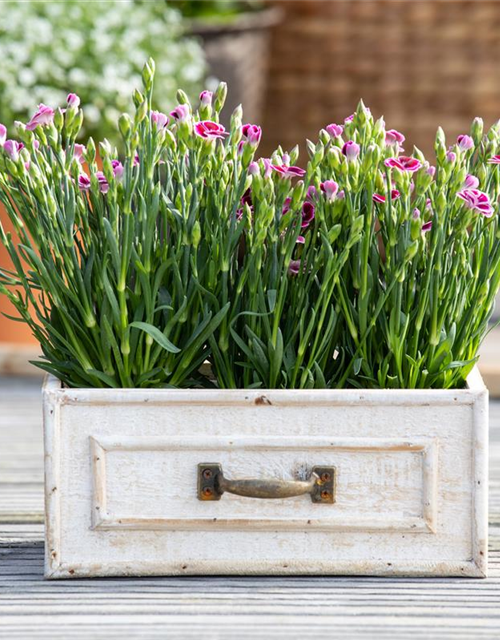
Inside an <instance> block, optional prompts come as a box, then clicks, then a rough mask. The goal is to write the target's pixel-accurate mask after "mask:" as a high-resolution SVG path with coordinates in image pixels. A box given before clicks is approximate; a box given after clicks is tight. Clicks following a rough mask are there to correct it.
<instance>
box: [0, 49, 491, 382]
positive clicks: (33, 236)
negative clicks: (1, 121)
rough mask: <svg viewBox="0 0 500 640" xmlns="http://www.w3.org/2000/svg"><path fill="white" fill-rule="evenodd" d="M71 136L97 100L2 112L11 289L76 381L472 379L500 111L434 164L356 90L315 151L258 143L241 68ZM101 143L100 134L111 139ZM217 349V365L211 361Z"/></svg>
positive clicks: (148, 75) (147, 92) (50, 359)
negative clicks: (112, 125) (237, 74)
mask: <svg viewBox="0 0 500 640" xmlns="http://www.w3.org/2000/svg"><path fill="white" fill-rule="evenodd" d="M153 76H154V64H153V62H152V61H150V62H149V63H148V64H147V65H146V67H145V69H144V73H143V83H144V90H143V92H142V93H141V92H139V91H136V93H135V95H134V101H135V104H136V113H135V116H134V118H131V117H129V116H127V115H123V116H122V117H121V118H120V120H119V129H120V132H121V135H122V137H123V148H124V149H125V153H124V155H123V156H122V157H118V155H117V152H116V149H113V148H112V147H111V145H110V144H109V143H108V142H107V141H103V142H101V143H100V144H99V145H98V150H96V145H95V144H94V142H93V141H92V139H90V140H89V141H88V143H87V145H86V146H85V147H84V146H82V145H79V144H77V143H75V139H76V136H77V135H78V131H79V129H80V127H81V124H82V119H83V114H82V111H81V109H80V105H79V99H78V97H77V96H76V95H75V94H70V95H69V96H68V99H67V105H66V108H65V109H56V110H54V109H52V108H51V107H47V106H45V105H41V106H40V108H39V109H38V111H37V112H36V113H35V114H34V116H33V117H32V118H31V120H30V121H29V122H28V123H27V124H25V125H21V124H20V125H18V136H17V137H18V140H14V139H11V138H10V137H8V136H7V131H6V130H5V128H4V127H2V128H0V144H1V147H2V149H3V152H2V153H0V200H1V201H2V203H3V204H4V206H5V208H6V210H7V212H8V214H9V216H10V218H11V220H12V222H13V225H14V228H15V237H14V238H11V237H10V235H8V234H6V233H5V232H4V231H3V230H2V231H1V238H2V241H3V243H4V244H5V245H6V247H7V249H8V251H9V253H10V256H11V258H12V262H13V265H14V268H13V269H10V270H9V269H3V270H2V271H1V272H0V287H1V290H2V291H3V292H4V293H5V294H6V295H8V296H9V298H10V299H11V300H12V302H13V303H14V305H15V306H16V308H17V311H18V312H19V315H20V319H21V320H22V321H24V322H27V323H28V324H29V325H30V327H31V329H32V331H33V333H34V334H35V336H36V337H37V338H38V340H39V341H40V344H41V346H42V350H43V353H44V359H43V360H41V361H39V362H38V363H37V364H38V366H40V367H41V368H43V369H45V370H47V371H49V372H51V373H54V374H55V375H56V376H58V377H59V378H60V379H61V380H62V381H63V382H65V383H66V384H67V385H69V386H97V387H99V386H110V387H134V386H136V387H158V386H173V387H186V386H218V387H221V388H250V387H261V388H290V389H293V388H334V387H349V386H350V387H352V386H356V387H368V388H372V387H405V388H418V387H438V388H447V387H459V386H462V385H463V384H464V381H465V378H466V376H467V374H468V372H469V371H470V369H471V368H472V366H473V365H474V363H475V362H476V360H477V351H478V347H479V344H480V343H481V340H482V339H483V337H484V335H485V333H486V331H487V326H488V319H489V317H490V316H491V313H492V309H493V303H494V296H495V294H496V292H497V290H498V286H499V280H500V268H499V262H500V248H499V246H500V245H499V242H498V236H499V233H498V216H497V208H498V197H499V194H500V188H499V175H498V172H499V168H498V165H499V164H500V155H498V154H497V152H498V148H497V147H498V140H499V131H500V127H499V125H498V124H497V125H495V126H493V127H492V129H491V130H490V132H489V133H488V134H487V135H486V136H484V135H483V131H482V123H481V121H480V120H478V119H476V120H475V121H474V123H473V125H472V130H471V132H470V135H462V136H460V137H459V138H458V140H457V142H456V144H454V145H452V146H451V147H450V148H447V147H446V144H445V140H444V134H443V132H442V131H441V130H439V132H438V136H437V139H436V164H435V166H431V165H430V164H429V163H427V162H426V161H425V159H424V157H423V155H422V153H421V152H420V151H419V150H418V149H414V150H413V152H412V153H411V155H405V153H404V151H403V149H402V145H403V143H404V136H403V135H402V134H401V133H399V132H398V131H395V130H386V128H385V124H384V122H383V119H380V120H378V121H377V122H374V120H373V118H372V116H371V113H370V111H369V110H368V109H367V108H365V107H364V105H363V104H362V103H361V104H360V105H359V107H358V109H357V111H356V112H355V114H353V116H350V117H349V118H347V119H346V120H345V122H344V123H343V125H337V124H331V125H328V126H327V127H326V129H324V130H322V131H321V132H320V134H319V140H318V141H317V142H316V143H313V142H308V152H309V161H308V162H307V165H306V166H305V168H301V167H300V166H298V149H297V148H295V149H293V150H292V151H290V152H289V153H285V152H283V150H282V149H281V148H279V149H278V150H277V151H276V152H275V153H274V154H273V155H272V157H271V158H259V159H258V158H257V157H256V151H257V148H258V145H259V142H260V138H261V129H260V127H258V126H256V125H253V124H243V122H242V112H241V108H238V109H236V110H235V112H234V113H233V115H232V118H231V125H230V128H229V130H228V131H226V130H225V128H224V127H223V126H222V125H221V124H220V123H219V113H220V111H221V109H222V106H223V103H224V97H225V86H224V85H223V84H222V85H220V86H219V88H218V90H217V91H216V92H215V94H213V95H212V94H211V93H210V92H208V91H205V92H203V93H202V94H201V96H200V102H199V105H198V107H197V109H196V110H194V109H193V107H192V106H191V105H190V104H189V102H188V99H187V97H186V95H185V94H184V93H183V92H182V91H179V93H178V100H179V104H178V106H177V107H176V108H175V109H174V110H173V111H172V112H171V113H170V114H164V113H160V112H157V111H154V110H153V109H152V92H153ZM97 151H98V152H97ZM207 360H208V362H209V364H210V365H211V366H210V368H209V369H208V372H207V368H206V367H202V365H203V363H204V362H205V361H207Z"/></svg>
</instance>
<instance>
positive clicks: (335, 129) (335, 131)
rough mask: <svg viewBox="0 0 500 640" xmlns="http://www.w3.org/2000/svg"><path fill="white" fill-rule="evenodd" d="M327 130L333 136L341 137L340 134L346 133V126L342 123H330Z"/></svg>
mask: <svg viewBox="0 0 500 640" xmlns="http://www.w3.org/2000/svg"><path fill="white" fill-rule="evenodd" d="M326 130H327V131H328V133H329V134H330V135H331V137H332V138H340V136H341V135H342V134H343V133H344V127H343V126H342V125H341V124H333V123H332V124H329V125H328V126H327V127H326Z"/></svg>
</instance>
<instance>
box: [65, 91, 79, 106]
mask: <svg viewBox="0 0 500 640" xmlns="http://www.w3.org/2000/svg"><path fill="white" fill-rule="evenodd" d="M66 102H67V104H68V107H70V108H73V109H78V107H79V106H80V98H79V97H78V96H77V95H76V93H68V97H67V98H66Z"/></svg>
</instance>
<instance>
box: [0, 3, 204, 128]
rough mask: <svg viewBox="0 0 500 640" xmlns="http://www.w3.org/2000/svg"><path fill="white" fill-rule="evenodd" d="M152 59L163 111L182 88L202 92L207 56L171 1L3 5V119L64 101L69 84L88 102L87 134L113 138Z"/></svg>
mask: <svg viewBox="0 0 500 640" xmlns="http://www.w3.org/2000/svg"><path fill="white" fill-rule="evenodd" d="M148 56H153V57H154V58H155V60H156V62H157V72H156V87H157V91H156V98H155V100H156V103H155V106H156V107H157V108H159V109H168V108H169V107H170V106H171V105H173V103H175V93H176V90H177V88H178V87H179V86H182V87H183V88H184V89H185V90H186V92H187V93H188V95H192V96H194V95H196V94H197V93H199V88H200V84H201V83H202V81H203V77H204V74H205V62H204V54H203V51H202V49H201V47H200V45H199V43H198V42H197V41H196V40H195V39H192V38H186V37H185V36H184V35H183V30H182V17H181V15H180V13H179V12H178V11H177V10H175V9H173V8H172V7H169V6H168V5H167V3H165V2H134V1H133V0H121V1H120V2H118V1H114V0H109V1H97V2H81V1H78V0H65V2H36V1H32V0H27V1H25V2H0V60H1V64H0V121H1V122H3V123H4V124H7V125H9V124H11V123H13V122H14V121H15V120H25V119H26V118H27V117H28V115H29V114H30V113H32V112H33V111H34V110H35V109H36V107H37V105H38V104H39V103H40V102H44V103H46V104H49V105H50V104H53V105H56V104H60V103H61V102H62V101H64V99H65V97H66V95H67V93H68V88H69V87H71V88H72V90H75V91H77V92H78V95H79V96H80V98H81V100H82V103H83V104H85V122H84V125H83V129H82V132H81V134H82V137H87V136H89V135H92V136H94V137H96V138H98V139H102V138H103V137H113V136H114V135H115V134H114V132H115V131H116V125H115V123H116V120H117V118H118V116H119V115H120V113H122V112H123V111H124V110H128V109H129V108H130V107H131V98H130V96H131V94H132V92H133V89H134V88H135V87H136V86H137V85H138V83H139V82H140V79H141V70H142V66H143V63H144V60H145V59H146V58H147V57H148Z"/></svg>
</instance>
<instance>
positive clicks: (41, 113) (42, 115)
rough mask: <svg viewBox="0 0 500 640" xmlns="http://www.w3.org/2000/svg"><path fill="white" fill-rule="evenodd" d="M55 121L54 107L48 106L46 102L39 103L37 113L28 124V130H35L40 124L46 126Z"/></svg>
mask: <svg viewBox="0 0 500 640" xmlns="http://www.w3.org/2000/svg"><path fill="white" fill-rule="evenodd" d="M53 121H54V109H51V108H50V107H47V105H45V104H39V105H38V109H37V111H36V113H35V114H34V115H33V116H32V117H31V120H30V121H29V122H28V124H27V125H26V129H28V131H34V130H35V129H36V128H37V127H38V126H39V125H40V126H44V125H47V124H52V122H53Z"/></svg>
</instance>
